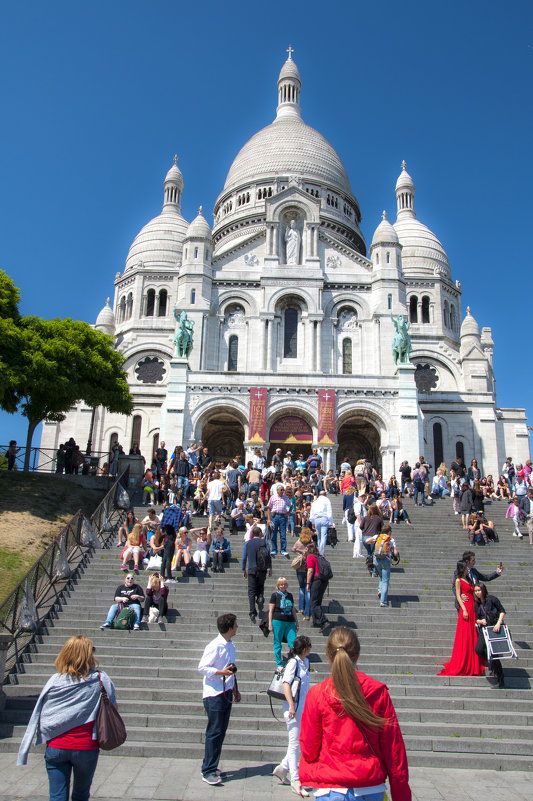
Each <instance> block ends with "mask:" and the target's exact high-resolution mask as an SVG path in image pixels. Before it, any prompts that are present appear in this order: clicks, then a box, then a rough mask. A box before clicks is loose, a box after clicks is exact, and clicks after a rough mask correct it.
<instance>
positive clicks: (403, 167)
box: [402, 159, 407, 170]
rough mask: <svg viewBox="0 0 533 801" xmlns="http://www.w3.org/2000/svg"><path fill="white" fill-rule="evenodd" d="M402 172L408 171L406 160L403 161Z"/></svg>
mask: <svg viewBox="0 0 533 801" xmlns="http://www.w3.org/2000/svg"><path fill="white" fill-rule="evenodd" d="M402 170H407V164H406V163H405V159H403V161H402Z"/></svg>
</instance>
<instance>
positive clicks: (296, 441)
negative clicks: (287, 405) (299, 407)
mask: <svg viewBox="0 0 533 801" xmlns="http://www.w3.org/2000/svg"><path fill="white" fill-rule="evenodd" d="M269 440H270V447H269V449H268V457H267V458H268V460H269V463H270V460H271V459H272V457H273V456H274V452H275V450H276V448H281V449H282V450H283V453H284V454H285V453H286V452H287V451H291V453H292V455H293V458H295V459H296V458H298V455H299V454H300V453H302V454H303V455H304V457H305V458H307V457H308V456H309V454H310V453H311V446H312V444H313V429H312V428H311V426H310V425H309V423H308V422H307V420H304V418H303V417H299V416H298V415H295V414H288V415H285V416H284V417H278V419H277V420H276V421H275V422H274V423H273V424H272V425H271V427H270V433H269Z"/></svg>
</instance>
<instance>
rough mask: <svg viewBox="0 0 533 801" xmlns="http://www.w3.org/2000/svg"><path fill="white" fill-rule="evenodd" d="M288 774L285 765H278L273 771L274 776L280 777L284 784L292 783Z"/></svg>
mask: <svg viewBox="0 0 533 801" xmlns="http://www.w3.org/2000/svg"><path fill="white" fill-rule="evenodd" d="M288 774H289V771H288V770H287V768H284V767H283V765H276V767H275V768H274V770H273V771H272V775H273V776H275V777H276V778H277V779H279V780H280V782H281V783H282V784H287V785H289V784H290V780H289V778H288Z"/></svg>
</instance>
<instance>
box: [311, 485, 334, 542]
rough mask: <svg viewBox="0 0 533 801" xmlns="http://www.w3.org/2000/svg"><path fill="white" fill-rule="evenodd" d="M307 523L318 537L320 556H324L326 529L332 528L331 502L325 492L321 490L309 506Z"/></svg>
mask: <svg viewBox="0 0 533 801" xmlns="http://www.w3.org/2000/svg"><path fill="white" fill-rule="evenodd" d="M309 521H310V522H311V524H312V525H313V527H314V529H315V531H316V533H317V536H318V550H319V551H320V553H321V554H322V556H325V554H326V542H327V537H328V528H333V526H334V522H333V510H332V508H331V501H330V500H329V498H328V497H327V495H326V492H325V490H321V491H320V493H319V495H318V498H316V500H314V501H313V503H312V504H311V512H310V515H309Z"/></svg>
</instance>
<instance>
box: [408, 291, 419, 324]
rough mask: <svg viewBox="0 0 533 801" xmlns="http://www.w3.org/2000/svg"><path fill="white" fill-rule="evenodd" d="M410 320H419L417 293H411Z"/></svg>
mask: <svg viewBox="0 0 533 801" xmlns="http://www.w3.org/2000/svg"><path fill="white" fill-rule="evenodd" d="M409 320H410V321H411V322H412V323H417V322H418V298H417V296H416V295H411V297H410V298H409Z"/></svg>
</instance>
